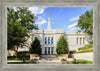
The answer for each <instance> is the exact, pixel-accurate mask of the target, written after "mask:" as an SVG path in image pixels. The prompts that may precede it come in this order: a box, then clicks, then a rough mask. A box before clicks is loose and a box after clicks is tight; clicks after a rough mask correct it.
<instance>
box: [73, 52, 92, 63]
mask: <svg viewBox="0 0 100 71" xmlns="http://www.w3.org/2000/svg"><path fill="white" fill-rule="evenodd" d="M73 55H74V58H75V59H84V60H90V61H93V52H90V53H78V54H73Z"/></svg>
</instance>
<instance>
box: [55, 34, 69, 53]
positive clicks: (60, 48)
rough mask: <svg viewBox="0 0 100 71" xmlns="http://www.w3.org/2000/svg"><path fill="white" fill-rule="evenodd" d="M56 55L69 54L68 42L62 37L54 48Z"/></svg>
mask: <svg viewBox="0 0 100 71" xmlns="http://www.w3.org/2000/svg"><path fill="white" fill-rule="evenodd" d="M56 52H57V54H67V53H68V52H69V48H68V42H67V40H66V39H65V38H64V36H63V35H61V36H60V38H59V40H58V42H57V48H56Z"/></svg>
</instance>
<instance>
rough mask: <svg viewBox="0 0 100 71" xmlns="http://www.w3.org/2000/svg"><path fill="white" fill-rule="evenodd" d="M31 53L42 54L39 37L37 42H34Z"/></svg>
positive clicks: (36, 39)
mask: <svg viewBox="0 0 100 71" xmlns="http://www.w3.org/2000/svg"><path fill="white" fill-rule="evenodd" d="M29 52H30V53H31V54H41V44H40V41H39V39H38V38H37V37H35V40H34V41H33V42H32V44H31V48H30V49H29Z"/></svg>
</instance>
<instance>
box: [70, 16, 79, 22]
mask: <svg viewBox="0 0 100 71" xmlns="http://www.w3.org/2000/svg"><path fill="white" fill-rule="evenodd" d="M78 19H79V16H77V17H73V18H72V19H70V21H74V20H78Z"/></svg>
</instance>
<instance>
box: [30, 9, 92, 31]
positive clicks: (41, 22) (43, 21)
mask: <svg viewBox="0 0 100 71" xmlns="http://www.w3.org/2000/svg"><path fill="white" fill-rule="evenodd" d="M91 9H92V7H29V10H30V11H32V13H34V14H35V16H36V17H38V19H37V20H36V22H35V24H37V25H38V27H39V28H40V29H47V25H48V13H50V22H51V28H52V29H64V30H65V31H77V30H78V29H79V28H77V27H75V26H76V25H77V22H78V19H79V16H80V15H82V14H84V13H85V11H87V10H91Z"/></svg>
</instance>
